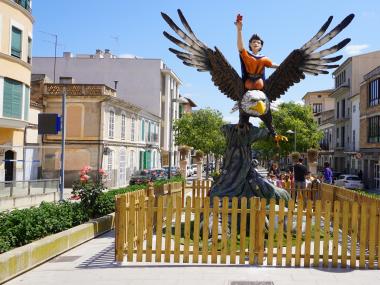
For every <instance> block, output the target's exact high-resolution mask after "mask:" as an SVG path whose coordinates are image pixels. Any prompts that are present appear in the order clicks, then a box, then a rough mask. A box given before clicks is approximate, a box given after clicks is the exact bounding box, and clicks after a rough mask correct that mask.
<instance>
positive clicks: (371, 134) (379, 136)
mask: <svg viewBox="0 0 380 285" xmlns="http://www.w3.org/2000/svg"><path fill="white" fill-rule="evenodd" d="M368 142H369V143H377V142H380V116H375V117H372V118H369V119H368Z"/></svg>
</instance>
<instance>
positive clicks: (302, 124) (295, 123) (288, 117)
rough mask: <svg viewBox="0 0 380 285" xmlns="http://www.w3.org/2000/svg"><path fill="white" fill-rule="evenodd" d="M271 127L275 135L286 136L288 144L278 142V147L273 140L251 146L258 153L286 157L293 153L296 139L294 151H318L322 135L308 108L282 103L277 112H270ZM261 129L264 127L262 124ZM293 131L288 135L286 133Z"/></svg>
mask: <svg viewBox="0 0 380 285" xmlns="http://www.w3.org/2000/svg"><path fill="white" fill-rule="evenodd" d="M272 116H273V126H274V128H275V130H276V133H277V134H280V135H283V136H286V137H287V138H288V140H289V141H288V142H285V141H284V142H280V144H279V146H277V145H276V143H275V142H274V141H273V140H266V141H260V142H256V143H255V144H254V145H253V148H254V149H255V150H258V151H259V152H260V153H262V154H264V155H267V156H273V155H274V154H279V155H282V156H283V155H288V154H289V153H291V152H292V151H294V140H295V137H296V143H297V144H296V150H297V151H298V152H306V150H307V149H309V148H317V149H319V142H320V140H321V139H322V137H323V133H322V132H321V131H319V130H318V125H317V123H316V122H315V121H314V119H313V113H312V110H311V108H310V107H309V106H303V105H300V104H296V103H294V102H288V103H282V104H280V105H279V106H278V110H277V111H273V112H272ZM262 127H264V125H263V124H262ZM289 130H291V131H293V132H294V131H295V132H296V135H295V134H289V133H287V131H289Z"/></svg>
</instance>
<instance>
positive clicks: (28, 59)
mask: <svg viewBox="0 0 380 285" xmlns="http://www.w3.org/2000/svg"><path fill="white" fill-rule="evenodd" d="M27 62H28V63H29V64H31V63H32V39H31V38H30V37H28V58H27Z"/></svg>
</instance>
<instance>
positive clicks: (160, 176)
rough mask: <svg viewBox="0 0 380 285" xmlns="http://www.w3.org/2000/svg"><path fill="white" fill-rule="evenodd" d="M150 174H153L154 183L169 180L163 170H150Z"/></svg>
mask: <svg viewBox="0 0 380 285" xmlns="http://www.w3.org/2000/svg"><path fill="white" fill-rule="evenodd" d="M148 172H150V173H151V176H152V180H153V181H156V180H164V179H168V175H167V173H166V171H165V169H163V168H154V169H149V170H148Z"/></svg>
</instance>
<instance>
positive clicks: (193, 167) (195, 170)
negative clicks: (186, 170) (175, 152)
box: [191, 164, 198, 174]
mask: <svg viewBox="0 0 380 285" xmlns="http://www.w3.org/2000/svg"><path fill="white" fill-rule="evenodd" d="M191 168H192V169H193V174H197V172H198V167H197V165H196V164H192V165H191Z"/></svg>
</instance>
